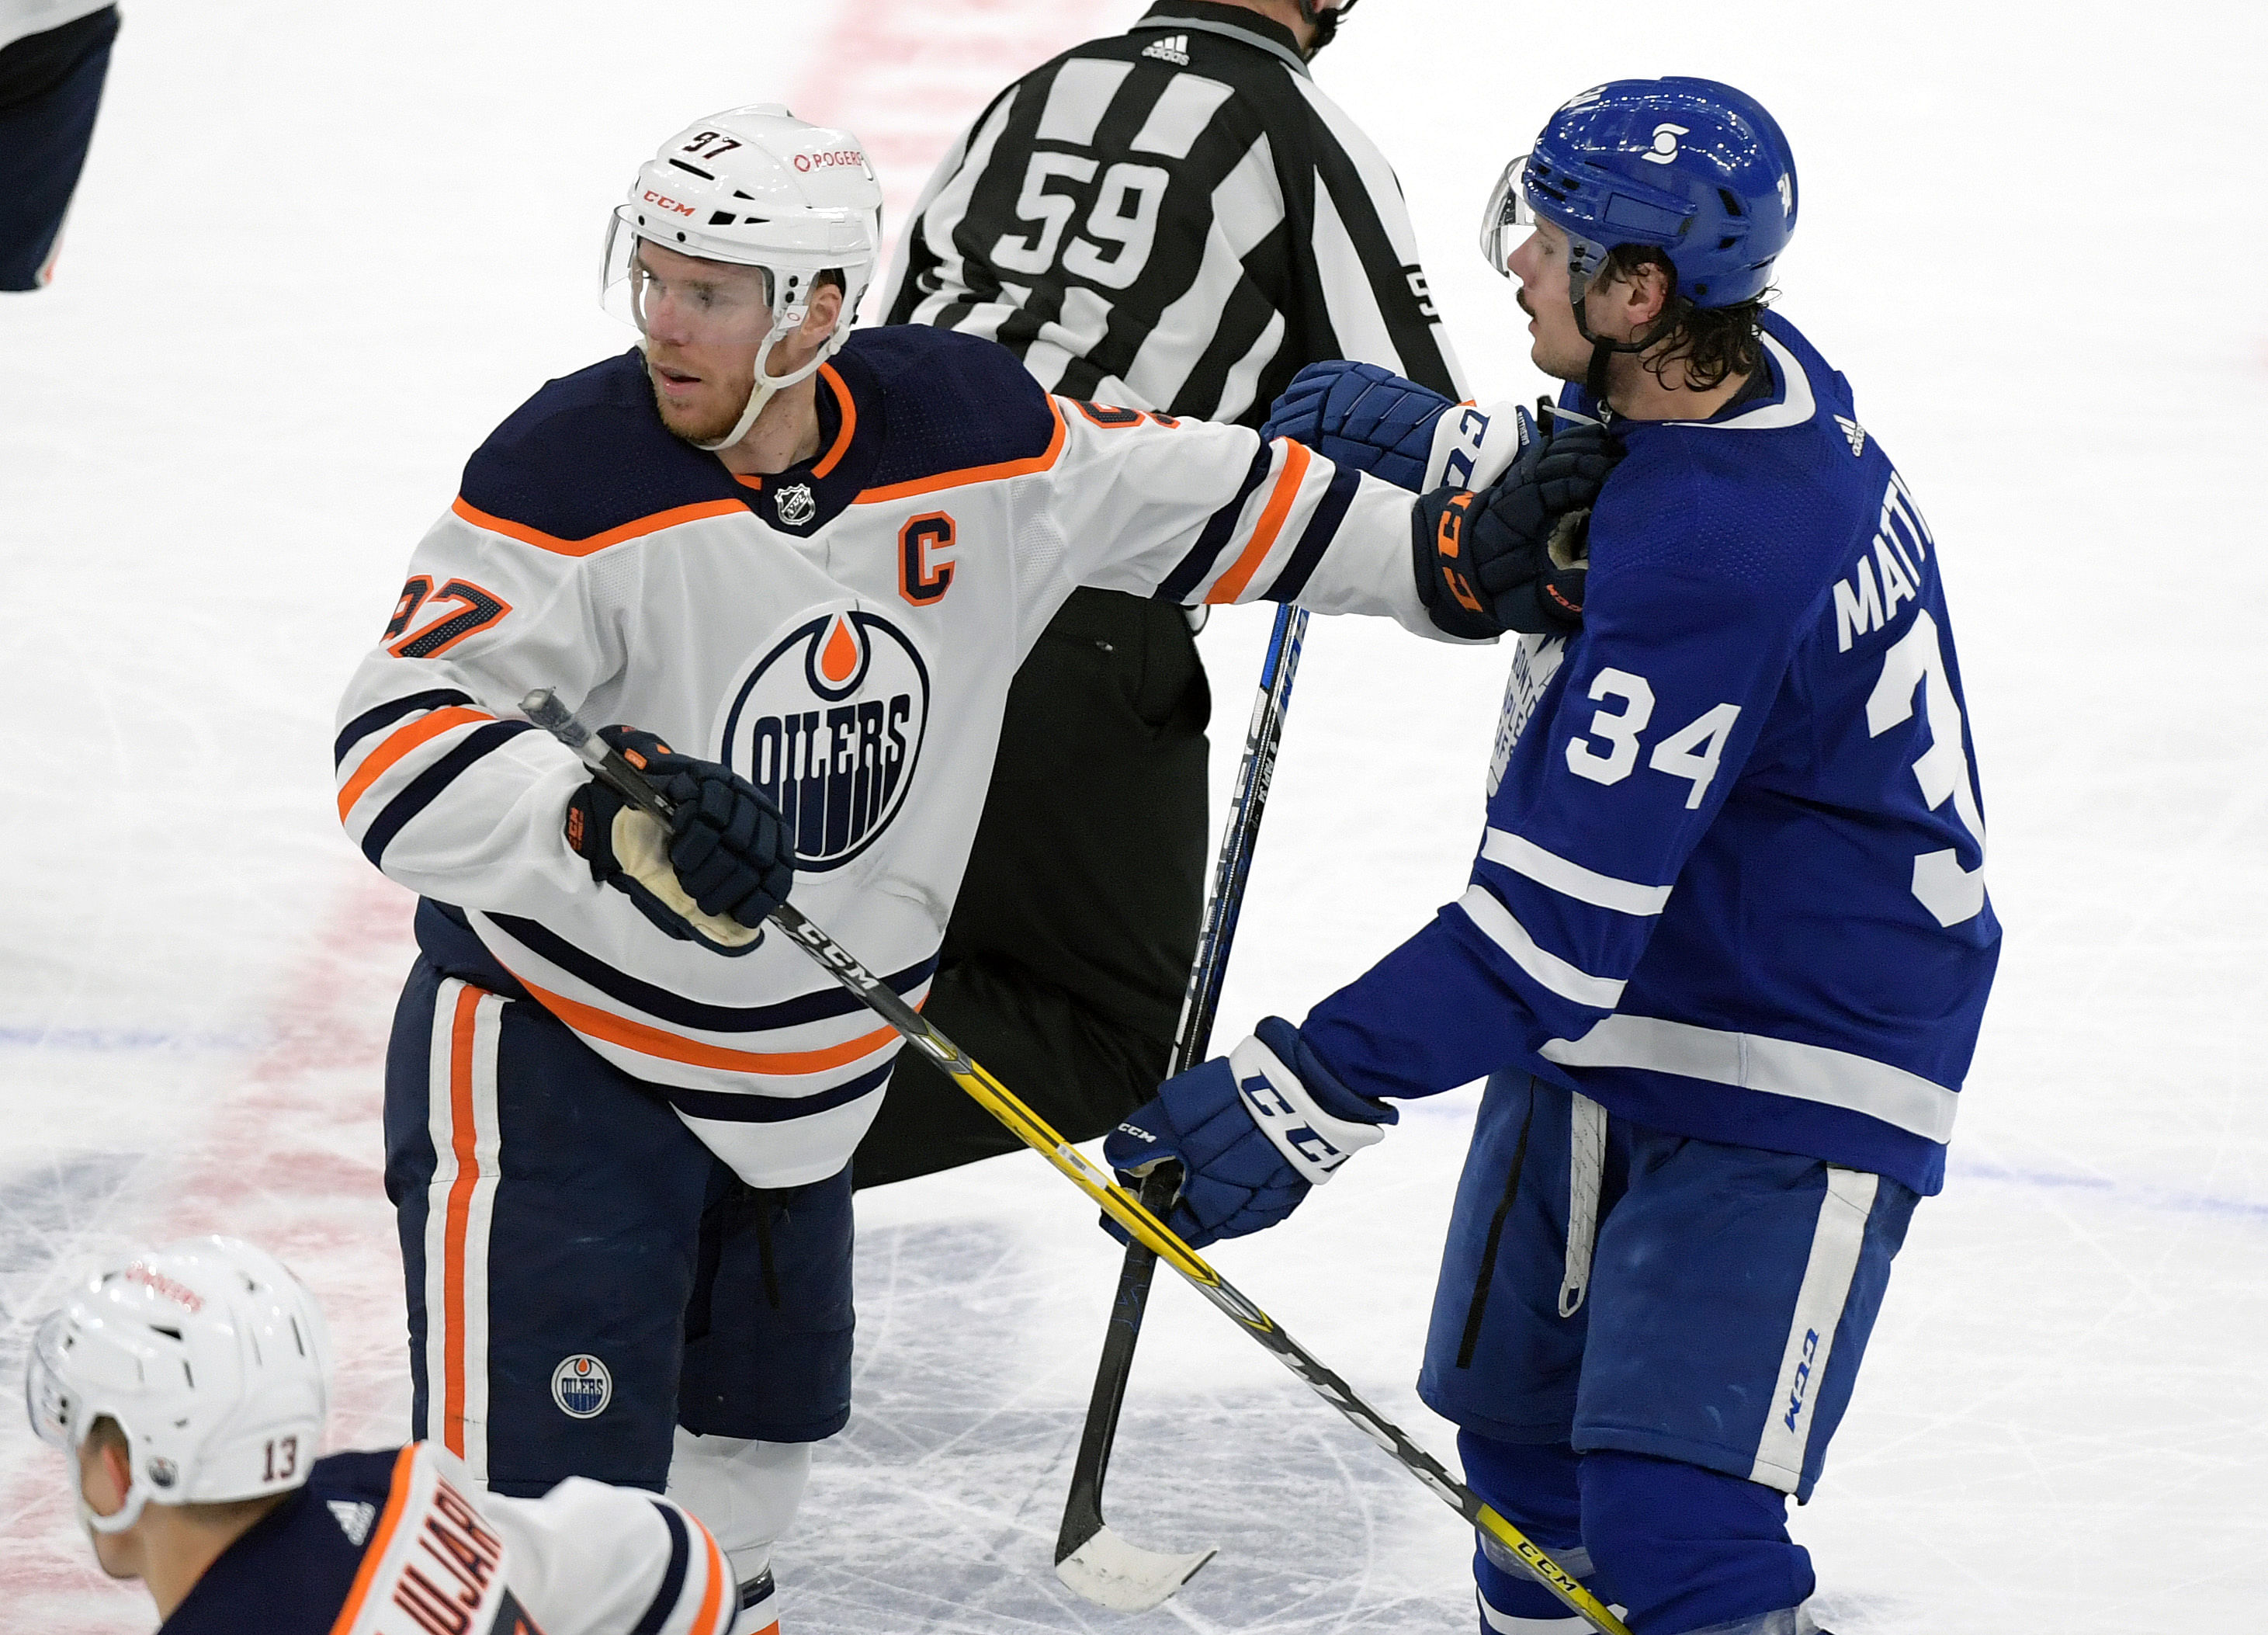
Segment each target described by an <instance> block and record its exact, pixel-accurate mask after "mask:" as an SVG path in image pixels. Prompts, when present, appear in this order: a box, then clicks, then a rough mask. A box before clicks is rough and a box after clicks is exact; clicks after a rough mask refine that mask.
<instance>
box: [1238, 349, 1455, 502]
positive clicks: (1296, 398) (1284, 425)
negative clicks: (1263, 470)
mask: <svg viewBox="0 0 2268 1635" xmlns="http://www.w3.org/2000/svg"><path fill="white" fill-rule="evenodd" d="M1454 407H1455V405H1454V404H1453V403H1451V402H1450V401H1449V400H1448V399H1447V398H1446V397H1443V396H1442V395H1441V394H1440V393H1439V392H1435V391H1432V390H1431V389H1429V388H1427V387H1422V386H1419V385H1418V383H1417V382H1416V381H1415V380H1404V379H1403V378H1402V377H1401V376H1400V375H1397V374H1395V373H1394V372H1392V371H1391V370H1386V369H1381V368H1380V367H1379V366H1378V365H1376V364H1352V363H1347V362H1345V361H1344V360H1340V361H1336V362H1332V363H1327V364H1309V365H1307V367H1306V368H1305V369H1302V370H1301V371H1300V372H1299V373H1298V374H1296V375H1294V376H1292V384H1291V385H1290V386H1289V387H1285V392H1284V395H1283V396H1281V397H1279V398H1278V399H1277V400H1276V405H1275V407H1274V408H1273V409H1270V410H1269V412H1268V423H1267V424H1266V425H1264V426H1263V427H1261V428H1260V435H1261V436H1262V437H1263V438H1279V437H1287V438H1291V439H1292V441H1293V442H1295V443H1304V444H1306V445H1307V446H1308V447H1309V448H1312V449H1314V451H1315V453H1318V454H1321V455H1322V456H1323V458H1324V459H1326V460H1329V461H1331V462H1332V463H1333V464H1334V465H1339V466H1351V467H1353V468H1355V469H1356V470H1357V471H1367V472H1369V473H1370V474H1371V475H1373V476H1374V477H1379V478H1381V479H1383V480H1384V481H1386V482H1391V483H1393V484H1395V486H1396V487H1397V488H1405V489H1408V490H1410V492H1411V493H1413V494H1414V493H1416V492H1417V491H1418V489H1419V488H1421V487H1423V486H1424V484H1425V464H1426V461H1427V460H1430V459H1431V458H1432V453H1433V423H1434V422H1435V421H1437V420H1439V419H1440V417H1441V411H1442V410H1443V409H1452V408H1454Z"/></svg>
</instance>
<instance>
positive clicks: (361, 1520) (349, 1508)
mask: <svg viewBox="0 0 2268 1635" xmlns="http://www.w3.org/2000/svg"><path fill="white" fill-rule="evenodd" d="M329 1503H330V1509H331V1519H332V1520H333V1521H336V1522H337V1523H338V1524H339V1531H340V1532H342V1533H343V1534H345V1535H346V1536H347V1543H350V1544H352V1545H353V1546H354V1547H355V1548H356V1549H357V1550H359V1549H361V1548H362V1542H363V1540H365V1539H366V1538H368V1537H369V1536H370V1524H371V1523H372V1522H373V1521H377V1520H378V1506H376V1505H365V1504H357V1503H354V1502H352V1501H350V1500H348V1499H332V1500H330V1501H329Z"/></svg>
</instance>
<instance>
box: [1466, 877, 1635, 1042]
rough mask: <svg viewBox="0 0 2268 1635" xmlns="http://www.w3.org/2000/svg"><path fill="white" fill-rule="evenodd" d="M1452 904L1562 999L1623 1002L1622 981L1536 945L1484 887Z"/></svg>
mask: <svg viewBox="0 0 2268 1635" xmlns="http://www.w3.org/2000/svg"><path fill="white" fill-rule="evenodd" d="M1456 906H1457V907H1458V908H1460V909H1462V910H1464V914H1465V917H1466V918H1467V919H1469V920H1470V921H1472V923H1473V924H1475V925H1476V926H1477V927H1478V928H1479V930H1480V932H1481V934H1482V935H1483V936H1484V937H1486V938H1487V939H1489V940H1490V941H1491V942H1492V943H1494V944H1496V946H1498V947H1499V948H1501V949H1502V950H1504V952H1505V953H1506V954H1508V955H1509V956H1511V959H1512V962H1513V964H1514V965H1517V966H1518V967H1520V968H1521V970H1523V971H1525V972H1527V973H1528V976H1530V977H1531V978H1533V979H1534V980H1535V982H1536V983H1539V984H1541V985H1542V986H1543V987H1544V988H1547V989H1549V990H1550V991H1551V992H1553V993H1556V994H1557V995H1558V996H1559V997H1560V998H1563V999H1572V1000H1573V1001H1574V1002H1575V1003H1576V1004H1578V1005H1590V1006H1592V1007H1594V1009H1597V1010H1602V1011H1611V1010H1613V1009H1614V1008H1615V1006H1616V1005H1620V1004H1621V1003H1622V1002H1623V984H1622V983H1620V982H1617V981H1615V980H1614V979H1612V978H1610V977H1606V976H1592V975H1590V974H1589V973H1588V972H1587V971H1584V970H1581V969H1579V968H1576V967H1575V966H1572V965H1570V964H1569V963H1568V962H1567V961H1565V960H1563V959H1561V958H1560V957H1559V956H1558V955H1557V954H1551V953H1548V952H1546V951H1545V950H1544V949H1543V948H1540V947H1538V946H1536V942H1535V938H1533V937H1531V936H1529V935H1528V928H1527V927H1526V926H1524V925H1522V924H1521V923H1520V922H1519V921H1518V920H1516V919H1514V918H1513V915H1512V910H1509V909H1507V908H1506V907H1505V906H1504V904H1502V903H1501V902H1498V901H1497V900H1496V897H1495V895H1494V894H1493V893H1491V892H1490V891H1489V890H1488V889H1487V888H1486V887H1483V886H1474V887H1471V888H1469V890H1467V891H1466V893H1465V895H1463V896H1462V897H1460V898H1458V899H1457V902H1456Z"/></svg>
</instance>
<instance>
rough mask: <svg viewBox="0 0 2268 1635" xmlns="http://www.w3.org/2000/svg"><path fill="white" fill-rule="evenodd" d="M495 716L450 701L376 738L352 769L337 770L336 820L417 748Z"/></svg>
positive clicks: (422, 758) (344, 816) (408, 773)
mask: <svg viewBox="0 0 2268 1635" xmlns="http://www.w3.org/2000/svg"><path fill="white" fill-rule="evenodd" d="M495 719H496V717H494V716H492V715H490V713H489V712H488V711H485V710H475V709H473V708H471V707H470V706H469V705H467V704H450V705H448V706H446V707H445V708H443V709H439V710H429V711H426V712H425V713H424V714H423V715H421V716H419V717H418V718H416V720H414V721H411V722H409V724H408V725H403V726H397V727H395V728H394V731H392V732H391V733H387V735H386V736H385V737H384V738H382V739H380V740H379V741H378V744H377V747H376V748H373V749H372V750H371V752H370V753H369V754H368V755H365V756H363V758H362V759H361V760H360V761H358V762H356V763H355V766H354V769H353V770H351V771H349V770H347V769H346V768H345V767H344V766H342V767H340V769H339V770H340V771H341V772H342V773H343V774H345V777H344V779H343V781H342V783H341V784H340V785H339V821H341V822H344V821H347V817H348V814H350V813H351V812H353V810H354V809H355V807H356V806H357V805H359V804H360V803H361V800H362V798H363V797H364V796H365V795H366V794H368V793H369V792H370V790H371V786H372V784H376V783H377V782H378V780H379V778H381V777H385V776H386V775H387V773H388V772H391V771H393V770H395V769H396V768H397V767H399V766H400V765H401V762H403V761H404V760H406V759H408V758H409V756H410V755H413V754H415V753H416V751H417V750H419V749H421V748H426V747H427V746H428V745H431V743H432V741H433V740H435V739H437V738H439V737H440V736H442V735H443V734H444V733H452V732H454V731H455V730H456V729H457V728H459V727H462V726H471V725H475V724H476V723H479V722H482V721H493V720H495ZM438 753H439V752H438V750H437V751H435V752H434V754H433V755H425V756H423V757H420V760H421V762H423V761H431V760H432V759H433V758H435V755H438ZM415 770H417V769H416V768H415V767H413V768H411V769H410V770H409V772H405V773H404V777H405V778H406V777H408V776H409V775H410V773H411V772H414V771H415ZM381 804H383V803H381Z"/></svg>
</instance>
